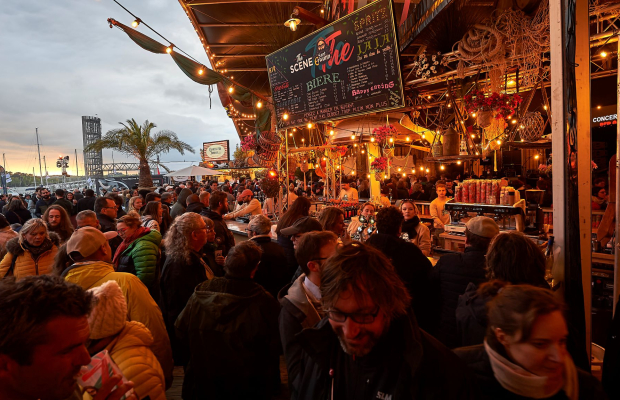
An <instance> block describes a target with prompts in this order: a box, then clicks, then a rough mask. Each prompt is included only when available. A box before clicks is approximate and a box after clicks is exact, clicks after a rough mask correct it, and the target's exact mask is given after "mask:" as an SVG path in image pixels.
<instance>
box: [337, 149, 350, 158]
mask: <svg viewBox="0 0 620 400" xmlns="http://www.w3.org/2000/svg"><path fill="white" fill-rule="evenodd" d="M348 150H349V149H348V148H347V146H338V147H336V151H337V152H338V153H340V157H343V156H344V155H345V154H347V151H348Z"/></svg>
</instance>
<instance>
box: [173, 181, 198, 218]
mask: <svg viewBox="0 0 620 400" xmlns="http://www.w3.org/2000/svg"><path fill="white" fill-rule="evenodd" d="M191 194H193V193H192V191H191V190H189V189H188V188H185V189H183V190H181V192H180V193H179V197H178V198H177V202H176V203H174V205H173V206H172V209H170V216H171V217H172V219H174V218H176V217H178V216H179V215H181V214H183V213H184V212H185V207H186V205H185V201H187V198H188V197H189V196H190V195H191Z"/></svg>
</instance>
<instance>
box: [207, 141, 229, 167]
mask: <svg viewBox="0 0 620 400" xmlns="http://www.w3.org/2000/svg"><path fill="white" fill-rule="evenodd" d="M202 149H203V151H202V160H203V162H212V163H217V162H223V161H228V160H229V159H230V146H229V145H228V140H220V141H218V142H207V143H203V144H202Z"/></svg>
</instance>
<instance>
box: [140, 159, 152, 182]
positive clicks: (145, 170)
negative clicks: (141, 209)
mask: <svg viewBox="0 0 620 400" xmlns="http://www.w3.org/2000/svg"><path fill="white" fill-rule="evenodd" d="M138 187H139V188H140V189H151V188H152V187H153V177H152V176H151V167H149V163H148V161H147V160H145V159H140V180H139V181H138Z"/></svg>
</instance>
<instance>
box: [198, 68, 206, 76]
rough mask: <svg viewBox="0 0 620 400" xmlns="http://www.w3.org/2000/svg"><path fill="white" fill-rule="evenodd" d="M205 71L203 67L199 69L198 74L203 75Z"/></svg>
mask: <svg viewBox="0 0 620 400" xmlns="http://www.w3.org/2000/svg"><path fill="white" fill-rule="evenodd" d="M204 73H205V70H204V69H202V67H201V68H200V69H199V70H198V75H202V74H204Z"/></svg>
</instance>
